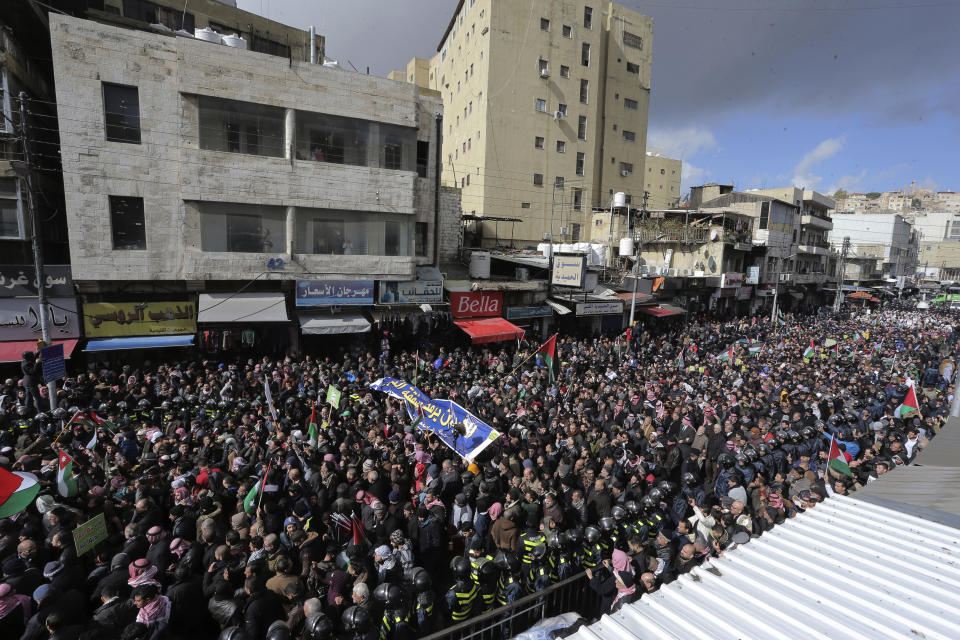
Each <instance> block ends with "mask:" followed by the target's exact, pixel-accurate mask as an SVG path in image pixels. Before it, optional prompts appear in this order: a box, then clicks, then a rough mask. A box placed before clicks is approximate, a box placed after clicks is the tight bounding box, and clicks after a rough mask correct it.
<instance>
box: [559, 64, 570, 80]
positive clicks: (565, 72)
mask: <svg viewBox="0 0 960 640" xmlns="http://www.w3.org/2000/svg"><path fill="white" fill-rule="evenodd" d="M560 77H561V78H569V77H570V67H568V66H567V65H565V64H562V65H560Z"/></svg>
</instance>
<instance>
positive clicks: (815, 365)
mask: <svg viewBox="0 0 960 640" xmlns="http://www.w3.org/2000/svg"><path fill="white" fill-rule="evenodd" d="M957 322H958V318H956V317H953V316H951V315H950V314H949V313H945V312H937V313H933V312H927V313H920V312H916V311H908V310H892V309H890V310H885V311H883V310H881V311H879V312H875V313H873V314H869V315H867V314H863V313H862V312H861V311H859V310H857V311H850V312H844V313H842V314H821V315H809V316H791V315H787V316H785V317H783V318H782V319H781V320H779V321H777V322H771V321H770V320H769V319H767V318H759V317H742V318H736V319H732V320H711V319H706V318H690V319H689V323H688V324H687V325H686V326H684V322H683V319H680V320H679V321H653V322H652V323H651V326H650V327H646V328H645V327H643V326H640V327H638V328H636V329H634V330H633V331H632V332H631V334H630V335H629V336H628V335H625V334H621V335H620V336H616V335H611V336H568V335H563V334H561V335H559V336H558V339H557V347H556V355H555V357H554V358H553V363H552V367H553V369H552V375H551V371H548V369H547V366H546V365H547V362H548V361H547V359H546V358H545V357H544V356H543V354H542V353H538V352H537V347H538V346H539V344H540V342H539V341H531V343H523V344H521V345H519V348H518V345H517V344H516V342H513V343H499V344H496V345H480V346H474V347H469V348H468V347H459V348H452V347H444V346H440V345H430V344H420V345H403V344H397V343H392V342H390V336H384V347H385V348H384V349H382V350H381V349H380V348H379V346H378V347H377V348H376V349H375V350H371V351H365V350H363V349H362V348H360V347H359V346H357V347H354V348H353V349H347V350H340V351H339V352H337V353H329V354H297V355H290V356H288V357H286V358H284V359H282V360H277V359H275V358H270V357H261V358H259V359H246V358H243V359H239V360H235V361H215V360H202V359H197V360H193V361H191V360H183V361H167V362H162V363H158V362H153V363H144V364H143V365H141V366H134V365H129V364H128V365H119V364H118V365H116V366H106V365H96V366H93V367H91V368H90V369H89V371H87V372H85V373H79V374H76V375H73V376H72V377H69V378H67V379H65V380H64V381H63V383H62V386H61V388H60V389H59V392H58V401H59V408H58V409H56V410H55V411H52V412H49V411H45V410H43V409H45V408H46V406H45V405H46V400H45V398H42V397H40V398H39V402H37V399H36V398H34V397H33V396H34V394H39V391H38V390H37V383H38V380H37V375H36V372H35V369H36V368H37V365H36V364H35V363H33V362H31V361H30V360H29V359H27V360H25V361H24V363H23V375H22V376H20V377H15V378H11V379H8V380H6V381H5V383H4V385H3V389H2V390H0V393H2V394H6V396H7V399H6V401H5V402H4V403H3V404H0V407H2V408H3V417H2V428H3V431H2V440H0V447H2V449H0V467H2V468H3V469H6V470H9V471H15V472H16V471H20V472H29V473H33V474H34V475H35V476H36V477H37V478H39V481H40V482H39V484H40V491H39V494H38V495H37V497H36V499H35V500H32V501H31V503H30V504H29V506H28V507H27V508H26V509H25V510H23V511H22V512H20V513H18V514H15V515H14V516H11V517H8V518H5V519H3V520H0V565H2V583H0V640H7V639H10V640H14V639H18V638H19V639H22V640H45V639H46V638H51V639H56V640H76V639H77V638H96V639H103V638H122V639H124V640H148V639H149V640H186V639H190V638H217V637H221V638H224V639H227V640H229V639H232V640H243V639H249V640H261V639H263V638H269V639H271V640H278V639H285V638H291V639H301V638H302V639H314V640H321V639H325V638H335V637H336V638H369V639H372V638H375V637H379V638H380V639H381V640H391V639H405V638H414V637H423V636H426V635H428V634H430V633H432V632H435V631H437V630H440V629H442V628H444V627H447V626H450V625H452V624H456V623H458V622H460V621H464V620H468V619H472V618H474V617H476V616H478V615H481V614H483V613H484V612H489V611H492V610H493V609H495V608H496V607H498V606H501V605H507V604H510V603H512V602H514V601H516V600H518V599H519V598H522V597H524V596H526V595H528V594H532V593H534V592H536V591H538V590H542V589H544V588H546V587H548V586H549V585H551V584H554V583H557V582H559V581H562V580H565V579H567V578H570V577H573V576H576V575H578V574H580V573H582V572H585V573H586V576H587V579H588V580H589V584H590V587H591V588H592V589H593V590H594V591H595V592H596V594H598V596H599V598H600V600H601V603H602V604H601V609H602V610H603V611H605V612H609V611H611V610H616V609H618V608H619V607H622V606H623V605H624V604H626V603H629V602H631V601H633V600H636V599H637V598H640V597H642V595H643V594H645V593H649V592H653V591H655V590H657V589H658V588H660V586H661V585H663V584H666V583H669V582H671V581H673V580H675V579H676V578H677V576H678V575H681V574H684V573H687V572H690V571H691V570H692V569H694V568H695V567H697V566H698V565H700V564H701V563H703V562H704V561H705V560H707V559H709V558H711V557H715V556H718V555H720V554H724V553H726V552H728V551H729V550H730V549H731V548H732V547H735V546H737V545H741V544H749V543H750V541H751V540H753V539H754V538H757V537H759V536H763V535H764V533H765V532H768V531H770V530H771V529H772V528H773V527H775V526H778V525H780V524H782V523H784V522H785V521H787V520H789V519H790V518H793V517H795V516H797V515H798V514H801V513H803V512H804V511H806V510H807V509H815V508H816V506H817V504H818V503H819V502H821V501H822V500H825V499H827V498H829V497H830V496H833V495H834V494H841V495H844V494H847V493H850V492H853V491H855V490H856V489H857V488H858V487H861V486H863V485H865V484H866V483H869V482H872V481H875V480H876V479H877V478H878V477H879V476H881V475H883V474H885V473H888V472H891V471H894V470H895V469H896V468H897V467H898V466H901V465H907V464H910V463H911V461H912V460H913V459H914V458H915V457H916V455H917V454H918V453H919V452H920V451H921V450H922V449H923V448H924V447H925V446H927V444H928V442H929V441H930V440H931V439H932V438H933V437H934V436H935V434H936V433H937V431H938V430H939V428H940V426H941V425H942V423H943V422H944V420H945V419H946V417H947V415H948V412H949V404H950V399H951V396H952V393H953V386H952V384H951V382H950V381H951V377H952V373H953V366H954V365H953V357H954V354H955V347H956V332H955V325H956V323H957ZM379 338H380V336H378V339H379ZM545 338H546V336H544V337H543V339H545ZM388 376H389V377H393V378H398V379H401V380H406V381H409V382H411V383H414V381H415V384H416V386H417V388H419V389H420V390H422V391H423V393H424V394H426V395H427V396H429V397H432V398H450V399H453V400H455V401H456V402H457V403H459V404H461V405H462V406H464V407H466V408H467V409H468V410H469V411H471V412H473V413H474V414H475V415H476V416H478V417H479V418H480V419H481V420H482V421H484V422H485V423H486V424H488V425H489V426H491V427H492V428H493V429H496V430H497V431H499V432H500V434H501V435H500V437H498V438H497V439H496V440H495V441H494V442H493V443H491V444H490V445H489V446H487V447H486V448H485V449H484V450H483V452H482V453H481V454H480V455H478V456H477V457H476V458H475V459H473V460H465V459H463V458H462V457H461V456H460V455H458V454H457V453H456V452H454V451H453V450H451V449H450V448H448V447H447V446H445V445H444V444H443V443H442V442H441V441H440V440H439V439H438V438H437V437H435V436H433V435H431V434H429V433H427V432H425V431H424V430H422V429H420V428H419V425H415V424H414V423H415V419H414V418H413V417H411V415H410V414H409V412H408V411H406V410H405V407H404V406H403V403H402V402H401V401H399V400H396V399H394V398H390V397H388V396H387V395H385V394H383V393H380V392H378V391H375V390H372V389H371V388H370V385H371V384H372V383H373V382H374V381H376V380H378V379H381V378H384V377H388ZM264 379H265V380H266V381H267V384H268V385H269V387H270V391H271V393H270V400H268V398H267V397H266V394H265V393H264V391H265V389H264ZM330 386H333V387H335V388H336V389H337V390H339V391H340V392H341V395H342V397H341V399H340V401H339V403H338V404H337V406H336V407H333V406H331V403H327V402H326V400H327V390H328V388H329V387H330ZM914 393H915V394H916V398H917V401H918V405H919V406H917V407H916V409H918V410H917V411H913V410H911V407H910V406H909V398H910V397H911V394H914ZM271 405H272V406H271ZM272 410H273V411H275V413H276V416H275V417H274V416H273V415H272ZM311 421H313V423H314V424H316V429H315V430H312V429H310V424H311ZM65 426H66V428H64V427H65ZM314 434H315V436H314ZM933 446H935V444H934V445H933ZM831 450H835V451H836V452H838V455H839V459H838V461H839V463H840V464H837V465H834V464H833V461H832V460H831V458H832V456H831ZM60 451H63V452H64V453H65V454H66V455H67V456H68V457H69V458H71V459H72V463H71V464H70V466H69V467H68V468H67V472H66V475H67V476H68V477H64V474H63V473H60V472H59V470H60V468H61V467H62V466H63V456H62V455H60V454H59V452H60ZM828 462H829V464H828ZM8 493H9V492H8ZM3 497H8V496H4V495H2V492H0V498H3ZM100 514H102V516H103V519H104V521H105V524H106V536H107V537H106V539H105V540H102V541H99V542H97V543H96V544H95V546H93V548H92V549H91V550H89V551H86V550H84V551H85V552H84V553H82V554H81V555H78V553H77V545H76V544H75V540H74V536H73V532H74V530H75V529H77V527H78V526H80V525H81V524H83V523H87V522H89V521H91V520H92V519H94V518H95V517H97V516H99V515H100ZM788 526H789V525H788Z"/></svg>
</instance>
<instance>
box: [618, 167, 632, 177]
mask: <svg viewBox="0 0 960 640" xmlns="http://www.w3.org/2000/svg"><path fill="white" fill-rule="evenodd" d="M620 175H622V176H623V177H624V178H626V177H627V176H628V175H630V172H629V171H627V170H626V169H620Z"/></svg>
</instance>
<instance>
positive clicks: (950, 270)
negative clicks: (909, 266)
mask: <svg viewBox="0 0 960 640" xmlns="http://www.w3.org/2000/svg"><path fill="white" fill-rule="evenodd" d="M919 245H920V250H919V255H918V258H917V259H918V264H917V273H918V274H919V275H920V277H921V278H923V279H926V280H939V281H943V280H953V281H956V280H960V242H957V241H955V240H950V241H941V242H935V241H927V240H923V239H921V240H920V243H919Z"/></svg>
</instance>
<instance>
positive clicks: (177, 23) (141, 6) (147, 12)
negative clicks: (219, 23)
mask: <svg viewBox="0 0 960 640" xmlns="http://www.w3.org/2000/svg"><path fill="white" fill-rule="evenodd" d="M105 8H106V10H107V11H110V10H111V9H112V8H111V7H110V5H106V6H105ZM114 12H115V10H114ZM123 16H124V17H125V18H130V19H132V20H140V21H141V22H146V23H148V24H162V25H163V26H165V27H169V28H170V29H173V30H174V31H177V30H178V29H184V30H186V31H189V32H190V33H193V26H194V21H193V14H192V13H187V12H185V11H183V9H182V8H181V9H179V10H178V9H170V8H167V7H161V6H159V5H156V4H154V3H152V2H147V0H123ZM218 31H219V29H218Z"/></svg>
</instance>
